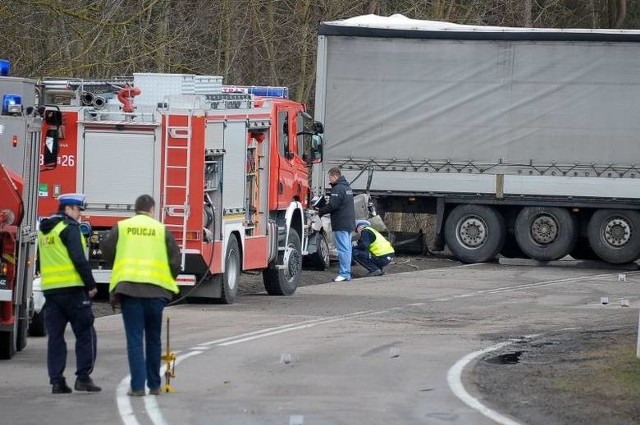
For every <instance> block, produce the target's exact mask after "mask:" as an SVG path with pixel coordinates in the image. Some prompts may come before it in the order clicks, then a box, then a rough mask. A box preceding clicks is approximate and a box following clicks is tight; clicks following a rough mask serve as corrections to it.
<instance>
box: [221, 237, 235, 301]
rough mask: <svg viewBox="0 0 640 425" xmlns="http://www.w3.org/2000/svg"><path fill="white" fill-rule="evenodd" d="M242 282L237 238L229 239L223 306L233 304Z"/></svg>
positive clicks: (225, 263) (225, 265)
mask: <svg viewBox="0 0 640 425" xmlns="http://www.w3.org/2000/svg"><path fill="white" fill-rule="evenodd" d="M239 281H240V250H239V249H238V240H237V239H236V237H235V236H231V237H230V238H229V243H228V244H227V253H226V254H225V256H224V273H223V275H222V295H220V298H219V302H220V303H221V304H233V303H234V302H235V300H236V295H238V286H239Z"/></svg>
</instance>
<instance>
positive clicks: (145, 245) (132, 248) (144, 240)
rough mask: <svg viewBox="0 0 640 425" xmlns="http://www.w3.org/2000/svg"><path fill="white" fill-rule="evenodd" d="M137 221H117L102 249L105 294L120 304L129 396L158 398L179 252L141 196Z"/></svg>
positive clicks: (152, 204) (150, 202) (149, 200)
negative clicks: (109, 269) (165, 315)
mask: <svg viewBox="0 0 640 425" xmlns="http://www.w3.org/2000/svg"><path fill="white" fill-rule="evenodd" d="M135 212H136V215H135V216H133V217H131V218H128V219H126V220H122V221H120V222H119V223H118V224H117V225H116V226H114V227H113V228H112V229H111V231H110V232H109V236H108V237H107V238H106V239H105V241H104V242H103V244H102V246H101V248H102V253H103V256H104V259H105V260H106V261H107V263H113V273H112V276H111V283H110V285H109V292H110V293H111V294H112V295H113V296H114V298H116V299H118V300H119V303H120V305H121V307H122V320H123V322H124V329H125V333H126V337H127V357H128V359H129V372H130V373H131V382H130V388H129V391H128V394H129V395H130V396H144V395H146V390H145V383H146V386H147V387H148V388H149V394H152V395H159V394H160V384H161V379H160V360H161V353H162V341H161V333H162V311H163V309H164V306H165V305H166V304H167V303H168V302H169V301H171V298H172V297H173V294H177V293H178V292H179V290H178V286H177V285H176V281H175V278H176V276H178V273H179V272H180V263H181V260H182V259H181V255H180V248H179V247H178V244H177V243H176V240H175V238H174V237H173V235H172V234H171V232H169V231H167V230H166V228H165V226H164V225H163V224H162V223H160V222H159V221H158V220H156V219H154V218H153V216H154V213H155V201H154V199H153V198H152V197H151V196H149V195H141V196H139V197H138V199H136V202H135Z"/></svg>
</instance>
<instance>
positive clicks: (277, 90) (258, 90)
mask: <svg viewBox="0 0 640 425" xmlns="http://www.w3.org/2000/svg"><path fill="white" fill-rule="evenodd" d="M222 92H223V93H246V94H252V95H255V96H260V97H277V98H280V99H289V88H288V87H274V86H222Z"/></svg>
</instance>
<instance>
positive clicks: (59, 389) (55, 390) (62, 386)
mask: <svg viewBox="0 0 640 425" xmlns="http://www.w3.org/2000/svg"><path fill="white" fill-rule="evenodd" d="M72 392H73V390H72V389H71V388H70V387H69V386H68V385H67V381H65V380H64V379H63V380H62V381H61V382H60V383H58V384H53V385H52V386H51V394H69V393H72Z"/></svg>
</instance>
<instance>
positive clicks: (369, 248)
mask: <svg viewBox="0 0 640 425" xmlns="http://www.w3.org/2000/svg"><path fill="white" fill-rule="evenodd" d="M356 232H358V234H359V235H360V238H359V239H358V244H357V245H356V246H354V247H353V254H352V256H353V259H354V260H355V261H357V262H358V263H359V264H360V265H361V266H362V267H364V268H365V269H367V270H368V271H369V273H368V274H367V276H382V275H383V274H384V268H385V267H386V266H387V265H389V263H390V262H391V260H393V257H394V255H395V250H394V249H393V247H392V246H391V244H390V243H389V241H388V240H386V239H385V238H384V236H382V235H381V234H380V232H378V231H377V230H376V229H374V228H373V227H371V223H369V222H368V221H367V220H357V221H356Z"/></svg>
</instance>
